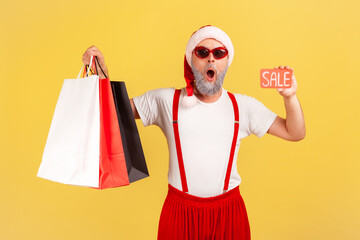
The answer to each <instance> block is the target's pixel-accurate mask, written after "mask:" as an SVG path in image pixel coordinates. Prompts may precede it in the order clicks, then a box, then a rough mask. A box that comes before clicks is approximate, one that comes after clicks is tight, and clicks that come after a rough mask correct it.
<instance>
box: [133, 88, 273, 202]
mask: <svg viewBox="0 0 360 240" xmlns="http://www.w3.org/2000/svg"><path fill="white" fill-rule="evenodd" d="M174 92H175V88H159V89H154V90H150V91H148V92H146V93H144V94H143V95H140V96H138V97H134V98H133V100H134V104H135V106H136V109H137V111H138V113H139V116H140V118H141V120H142V122H143V124H144V126H145V127H146V126H149V125H152V124H154V125H157V126H159V127H160V128H161V130H162V131H163V133H164V134H165V137H166V139H167V143H168V148H169V155H170V156H169V161H170V162H169V171H168V181H169V184H170V185H172V186H173V187H175V188H177V189H179V190H180V191H182V185H181V178H180V171H179V164H178V159H177V153H176V146H175V138H174V131H173V125H172V119H173V118H172V106H173V98H174ZM185 94H186V90H185V88H182V91H181V94H180V100H179V102H180V104H179V113H178V125H179V135H180V142H181V148H182V154H183V160H184V167H185V174H186V180H187V184H188V190H189V192H188V193H189V194H191V195H195V196H198V197H212V196H216V195H219V194H221V193H222V191H223V188H224V183H225V182H224V181H225V175H226V170H227V166H228V162H229V156H230V149H231V143H232V139H233V135H234V108H233V105H232V102H231V99H230V98H229V96H228V94H227V91H226V90H225V89H222V94H221V97H220V98H219V99H218V100H217V101H216V102H213V103H205V102H202V101H200V100H199V99H197V104H196V105H195V106H194V107H192V108H188V109H185V108H183V106H182V104H181V100H182V98H183V96H184V95H185ZM234 96H235V98H236V101H237V104H238V107H239V134H238V138H237V144H236V149H235V154H234V160H233V164H232V170H231V174H230V182H229V188H228V189H229V190H231V189H233V188H235V187H237V186H238V185H239V184H240V182H241V178H240V175H239V173H238V171H237V161H236V160H237V155H238V151H239V147H240V140H241V139H242V138H244V137H246V136H249V135H251V134H252V133H253V134H255V135H256V136H258V137H262V136H263V135H265V133H266V132H267V131H268V129H269V128H270V126H271V124H272V123H273V121H274V120H275V118H276V116H277V115H276V114H275V113H273V112H272V111H270V110H269V109H268V108H266V107H265V106H264V105H263V104H262V103H261V102H259V101H258V100H256V99H255V98H253V97H249V96H246V95H241V94H234Z"/></svg>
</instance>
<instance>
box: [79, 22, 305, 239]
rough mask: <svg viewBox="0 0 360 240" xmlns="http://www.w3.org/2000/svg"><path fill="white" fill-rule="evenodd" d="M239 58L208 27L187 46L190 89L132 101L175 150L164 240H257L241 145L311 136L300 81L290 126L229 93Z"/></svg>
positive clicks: (289, 95)
mask: <svg viewBox="0 0 360 240" xmlns="http://www.w3.org/2000/svg"><path fill="white" fill-rule="evenodd" d="M90 55H95V56H98V58H99V60H100V66H102V67H103V68H104V69H105V72H106V73H107V68H106V65H105V62H104V58H103V56H102V55H101V53H100V51H99V50H98V49H97V48H96V47H94V46H93V47H90V48H89V49H88V50H87V51H86V52H85V54H84V56H83V61H84V63H85V64H88V63H89V59H90ZM233 56H234V49H233V45H232V43H231V40H230V38H229V37H228V35H227V34H226V33H225V32H223V31H222V30H221V29H219V28H216V27H214V26H209V25H208V26H204V27H202V28H200V29H199V30H197V31H196V32H194V33H193V35H192V36H191V38H190V40H189V42H188V44H187V47H186V54H185V59H184V73H185V74H184V76H185V81H186V84H187V85H186V88H183V89H181V90H175V89H174V88H162V89H154V90H151V91H148V92H146V93H144V94H143V95H141V96H138V97H135V98H133V99H130V103H131V106H132V108H133V112H134V116H135V118H136V119H139V118H141V120H142V122H143V124H144V126H149V125H152V124H155V125H157V126H159V127H160V128H161V129H162V131H163V132H164V134H165V136H166V139H167V142H168V146H169V154H170V159H169V160H170V162H169V172H168V181H169V184H168V188H169V189H168V195H167V197H166V199H165V202H164V205H163V208H162V212H161V216H160V222H159V228H158V239H244V240H249V239H250V228H249V222H248V217H247V213H246V208H245V205H244V201H243V199H242V197H241V195H240V191H239V184H240V182H241V179H240V176H239V174H238V172H237V164H236V158H237V152H238V150H239V147H240V141H241V139H242V138H244V137H246V136H248V135H250V134H255V135H257V136H258V137H262V136H263V135H264V134H265V133H269V134H271V135H274V136H277V137H280V138H283V139H285V140H290V141H299V140H301V139H303V138H304V137H305V123H304V118H303V113H302V110H301V107H300V103H299V101H298V99H297V97H296V88H297V84H296V80H295V76H294V77H293V79H292V87H291V88H290V89H278V92H279V94H280V95H281V96H283V98H284V102H285V108H286V113H287V114H286V119H284V118H281V117H279V116H277V115H276V114H275V113H273V112H272V111H270V110H269V109H267V108H266V107H265V106H264V105H263V104H262V103H260V102H259V101H257V100H256V99H254V98H252V97H248V96H246V95H241V94H231V93H229V92H227V91H226V90H225V89H224V88H222V85H223V81H224V77H225V74H226V71H227V69H228V67H229V66H230V64H231V62H232V59H233ZM279 68H280V69H283V68H284V67H282V66H280V67H279ZM285 68H287V69H288V68H289V67H288V66H286V67H285ZM106 75H107V76H108V74H106ZM101 77H103V76H102V74H101V75H100V78H101Z"/></svg>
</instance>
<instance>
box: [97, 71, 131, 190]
mask: <svg viewBox="0 0 360 240" xmlns="http://www.w3.org/2000/svg"><path fill="white" fill-rule="evenodd" d="M99 84H100V85H99V91H100V94H99V95H100V96H99V97H100V161H99V164H100V166H99V167H100V169H99V170H100V172H99V187H98V188H97V189H105V188H113V187H120V186H124V185H129V184H130V183H129V177H128V172H127V168H126V162H125V155H124V150H123V145H122V140H121V135H120V129H119V124H118V119H117V114H116V109H115V104H114V98H113V94H112V90H111V85H110V81H109V79H108V78H106V79H100V80H99Z"/></svg>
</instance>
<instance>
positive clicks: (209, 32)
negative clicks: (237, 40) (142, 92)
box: [182, 25, 234, 108]
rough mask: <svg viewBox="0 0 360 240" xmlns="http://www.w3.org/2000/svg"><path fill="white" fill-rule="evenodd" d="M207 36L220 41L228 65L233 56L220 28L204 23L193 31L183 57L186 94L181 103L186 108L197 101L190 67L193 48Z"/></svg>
mask: <svg viewBox="0 0 360 240" xmlns="http://www.w3.org/2000/svg"><path fill="white" fill-rule="evenodd" d="M207 38H213V39H215V40H217V41H219V42H221V43H222V44H223V45H224V46H225V48H226V49H227V50H228V52H229V59H228V66H230V64H231V62H232V60H233V58H234V47H233V45H232V42H231V40H230V38H229V36H228V35H227V34H226V33H225V32H224V31H223V30H221V29H219V28H217V27H214V26H211V25H206V26H203V27H201V28H199V29H198V30H197V31H195V32H194V33H193V34H192V35H191V37H190V39H189V41H188V43H187V46H186V51H185V58H184V77H185V81H186V92H187V96H185V97H184V98H183V99H182V104H183V106H184V107H186V108H190V107H193V106H195V104H196V103H197V100H196V97H195V96H194V80H195V77H194V74H193V71H192V69H191V67H190V66H191V58H192V52H193V50H194V48H195V47H196V46H197V45H198V44H199V43H200V42H201V41H203V40H205V39H207Z"/></svg>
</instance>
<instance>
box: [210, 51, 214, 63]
mask: <svg viewBox="0 0 360 240" xmlns="http://www.w3.org/2000/svg"><path fill="white" fill-rule="evenodd" d="M208 62H209V63H210V62H215V58H214V56H213V54H212V53H210V54H209V56H208Z"/></svg>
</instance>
